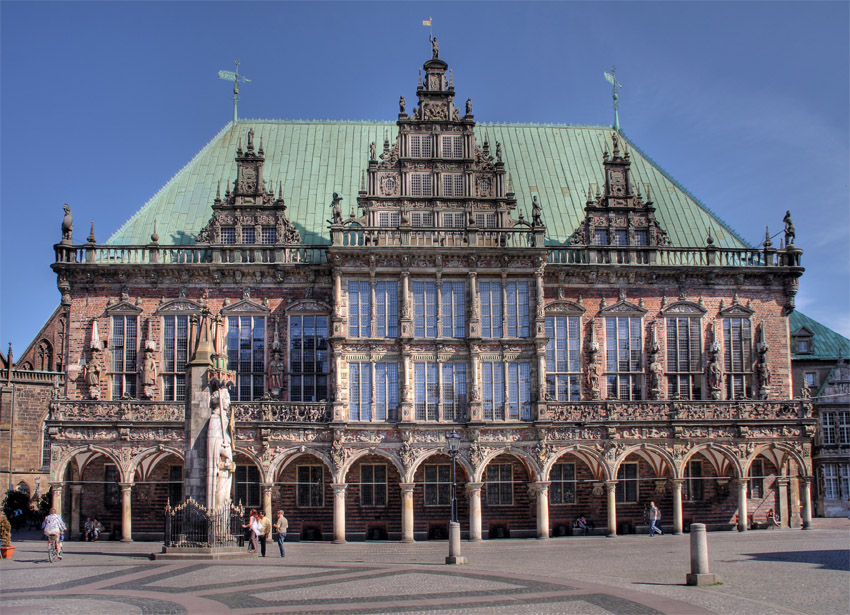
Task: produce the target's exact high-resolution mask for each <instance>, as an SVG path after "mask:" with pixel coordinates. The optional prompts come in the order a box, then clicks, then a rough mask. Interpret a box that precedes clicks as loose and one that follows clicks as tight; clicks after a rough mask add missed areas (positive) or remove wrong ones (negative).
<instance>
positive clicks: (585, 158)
mask: <svg viewBox="0 0 850 615" xmlns="http://www.w3.org/2000/svg"><path fill="white" fill-rule="evenodd" d="M249 128H253V129H254V132H255V142H257V143H258V142H259V141H260V139H261V138H262V143H263V148H264V150H265V157H266V164H265V172H264V175H265V178H266V180H267V182H268V185H269V187H274V190H275V193H277V183H278V181H282V182H283V196H284V199H285V200H286V204H287V207H288V210H287V213H288V215H289V219H290V220H291V221H292V223H293V224H295V226H296V228H297V229H298V231H299V232H300V233H301V237H302V241H303V242H304V243H305V244H326V243H330V239H329V234H328V230H327V226H328V225H327V222H326V220H327V219H328V218H329V217H330V208H329V205H330V202H331V197H332V194H333V193H334V192H339V193H340V194H342V195H343V196H344V197H345V200H344V201H343V203H342V205H343V215H347V214H348V212H349V209H350V208H351V207H352V206H354V205H356V198H357V192H358V190H359V187H360V174H361V171H362V170H364V169H366V167H367V165H368V156H369V143H370V142H372V141H375V142H376V143H377V144H378V147H379V151H380V147H381V144H382V143H383V140H384V134H385V133H388V134H389V138H390V141H391V142H392V141H394V139H395V136H396V134H397V132H398V131H397V127H396V124H395V122H320V121H267V120H240V121H239V123H237V124H233V123H229V124H228V125H227V126H225V127H224V129H222V130H221V132H219V133H218V134H217V135H216V136H215V137H213V139H212V141H210V142H209V143H208V144H207V145H206V146H205V147H204V148H203V149H202V150H201V151H200V152H199V153H198V154H197V155H196V156H195V157H194V158H193V159H192V160H191V161H190V162H189V163H188V164H187V165H186V166H185V167H184V168H183V169H181V170H180V171H179V172H178V173H177V174H176V175H175V176H174V177H173V178H172V179H171V180H170V181H169V182H168V183H167V184H166V185H165V186H164V187H163V188H162V189H161V190H160V191H159V192H157V193H156V194H155V195H154V196H153V198H151V199H150V200H149V201H148V202H147V203H145V204H144V206H142V208H141V209H140V210H139V211H138V212H137V213H136V214H135V215H134V216H133V217H132V218H130V220H129V221H127V222H126V223H125V224H124V225H123V226H122V227H121V228H120V229H118V231H117V232H116V233H115V234H113V235H112V237H110V238H109V240H108V242H107V243H110V244H118V245H144V244H147V243H149V242H150V236H151V233H152V232H153V223H154V218H156V221H157V232H158V234H159V237H160V243H161V244H190V243H194V236H195V235H196V234H197V233H198V231H200V230H201V228H203V226H204V225H205V224H206V223H207V221H208V220H209V218H210V215H211V213H212V210H211V205H212V202H213V199H214V198H215V193H216V187H217V185H218V182H219V180H221V184H222V192H224V189H225V187H226V186H227V185H229V184H230V183H231V182H232V181H233V180H234V179H235V178H236V162H235V160H234V158H235V156H236V148H237V145H238V143H239V139H240V138H241V139H242V142H243V144H245V143H246V142H247V137H246V135H247V133H248V129H249ZM475 131H476V136H477V139H478V141H479V143H481V142H483V140H484V137H485V136H486V137H488V138H489V141H490V145H491V147H495V143H496V142H497V141H498V142H500V143H501V144H502V150H503V157H504V161H505V165H506V169H507V171H508V173H510V175H511V177H512V179H513V185H514V190H515V192H516V197H517V202H518V207H519V208H520V209H521V210H523V211H524V213H525V217H526V219H530V217H531V216H530V214H531V199H532V196H533V195H535V194H536V195H537V196H538V198H539V200H540V203H541V205H542V207H543V212H544V213H543V222H544V224H545V225H546V229H547V244H549V245H561V244H565V243H567V242H568V241H569V238H570V235H571V234H572V233H573V231H574V230H575V229H576V227H577V226H578V224H579V222H581V221H582V220H583V219H584V204H585V201H586V197H587V189H588V185H589V184H591V183H593V184H596V185H601V183H602V182H603V179H604V178H603V168H602V155H603V152H605V151H606V150H610V148H611V128H609V127H604V126H564V125H540V124H478V125H477V126H476V128H475ZM624 140H625V141H626V144H627V145H628V147H629V152H630V154H631V160H632V166H631V168H632V178H633V181H634V182H635V183H636V185H638V186H640V187H641V192H643V193H644V195H645V194H646V190H645V188H644V186H645V185H647V184H648V185H649V186H650V188H651V197H652V200H653V201H654V202H655V207H656V217H657V219H658V221H659V222H660V224H661V226H662V227H663V228H664V229H666V231H667V233H668V235H669V237H670V241H671V242H672V244H673V245H674V246H681V247H703V246H705V239H706V237H707V236H708V234H709V232H710V233H711V235H712V237H714V240H715V245H716V246H718V247H721V248H724V247H725V248H739V247H747V243H746V242H745V241H744V240H743V239H742V238H741V237H740V236H738V235H737V234H736V233H735V232H734V231H733V230H732V229H730V228H729V227H728V226H727V225H726V224H725V223H724V222H723V221H721V220H720V219H719V218H718V217H717V216H716V215H714V214H713V212H711V211H710V210H709V209H707V208H706V207H705V206H704V205H702V204H701V203H700V202H699V201H697V199H696V198H694V197H693V196H692V195H690V194H689V193H688V192H687V191H686V190H685V189H684V188H683V187H682V186H680V185H679V184H678V183H677V182H676V181H675V180H673V179H672V178H671V177H670V176H669V175H668V174H667V173H665V172H664V171H663V170H662V169H660V168H659V167H658V166H657V165H656V164H655V163H654V162H653V161H651V160H650V159H649V158H648V157H647V156H645V155H644V154H643V153H642V152H641V151H640V150H639V149H638V148H636V147H635V146H634V145H633V144H631V143H630V142H629V141H628V140H627V139H624Z"/></svg>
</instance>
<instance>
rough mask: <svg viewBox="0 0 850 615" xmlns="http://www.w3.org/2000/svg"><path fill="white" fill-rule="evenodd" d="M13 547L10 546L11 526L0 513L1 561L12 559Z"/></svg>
mask: <svg viewBox="0 0 850 615" xmlns="http://www.w3.org/2000/svg"><path fill="white" fill-rule="evenodd" d="M14 554H15V547H13V546H12V524H11V523H9V520H8V519H7V518H6V515H5V514H3V513H0V555H2V557H3V559H12V556H13V555H14Z"/></svg>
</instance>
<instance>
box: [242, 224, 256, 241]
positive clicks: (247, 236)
mask: <svg viewBox="0 0 850 615" xmlns="http://www.w3.org/2000/svg"><path fill="white" fill-rule="evenodd" d="M242 243H244V244H254V243H257V232H256V229H254V228H253V227H251V228H243V229H242Z"/></svg>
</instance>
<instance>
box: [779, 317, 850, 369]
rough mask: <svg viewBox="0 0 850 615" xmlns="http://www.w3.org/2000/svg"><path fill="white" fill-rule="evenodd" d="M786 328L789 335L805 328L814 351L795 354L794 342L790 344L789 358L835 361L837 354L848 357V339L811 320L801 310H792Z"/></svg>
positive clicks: (849, 353) (849, 342)
mask: <svg viewBox="0 0 850 615" xmlns="http://www.w3.org/2000/svg"><path fill="white" fill-rule="evenodd" d="M788 328H789V331H790V333H791V335H794V334H796V333H797V331H799V330H800V329H803V328H805V329H807V330H808V331H809V332H810V333H811V334H812V345H813V346H814V348H813V350H814V352H811V353H808V354H797V353H796V352H794V351H795V350H796V348H797V346H796V344H791V358H792V359H799V360H801V361H812V360H814V361H818V360H820V361H837V360H838V358H839V356H841V357H843V358H845V359H848V358H850V340H848V339H847V338H846V337H844V336H843V335H841V334H840V333H836V332H835V331H833V330H832V329H830V328H829V327H827V326H825V325H822V324H820V323H819V322H818V321H816V320H812V319H811V318H809V317H808V316H806V315H805V314H803V313H802V312H800V311H798V310H794V311H793V312H791V315H790V316H788Z"/></svg>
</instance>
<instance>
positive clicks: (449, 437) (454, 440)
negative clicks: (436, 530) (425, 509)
mask: <svg viewBox="0 0 850 615" xmlns="http://www.w3.org/2000/svg"><path fill="white" fill-rule="evenodd" d="M446 444H447V445H448V449H449V457H451V458H452V523H457V481H456V474H455V471H456V467H457V454H458V449H459V448H460V434H459V433H458V432H456V431H455V430H454V429H452V430H451V431H450V432H449V433H447V434H446Z"/></svg>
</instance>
